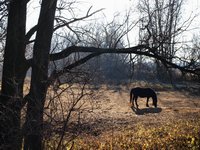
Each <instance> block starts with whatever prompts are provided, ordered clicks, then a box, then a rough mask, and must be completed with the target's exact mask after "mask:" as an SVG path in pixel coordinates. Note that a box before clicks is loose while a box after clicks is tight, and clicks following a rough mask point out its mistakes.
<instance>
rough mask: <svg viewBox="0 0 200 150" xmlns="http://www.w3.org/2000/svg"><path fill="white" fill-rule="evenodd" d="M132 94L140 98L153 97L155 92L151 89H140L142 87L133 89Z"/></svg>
mask: <svg viewBox="0 0 200 150" xmlns="http://www.w3.org/2000/svg"><path fill="white" fill-rule="evenodd" d="M131 92H132V93H133V95H135V96H139V97H152V96H153V95H154V94H155V92H154V90H153V89H151V88H140V87H136V88H133V89H132V90H131Z"/></svg>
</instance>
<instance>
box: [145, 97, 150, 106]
mask: <svg viewBox="0 0 200 150" xmlns="http://www.w3.org/2000/svg"><path fill="white" fill-rule="evenodd" d="M148 103H149V97H147V103H146V106H147V107H149V104H148Z"/></svg>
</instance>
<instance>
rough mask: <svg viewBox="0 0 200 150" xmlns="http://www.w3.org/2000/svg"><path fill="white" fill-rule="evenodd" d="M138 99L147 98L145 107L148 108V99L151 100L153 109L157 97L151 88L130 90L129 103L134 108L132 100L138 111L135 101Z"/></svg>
mask: <svg viewBox="0 0 200 150" xmlns="http://www.w3.org/2000/svg"><path fill="white" fill-rule="evenodd" d="M138 97H141V98H144V97H147V102H146V106H147V107H149V104H148V102H149V98H150V97H151V98H152V99H153V105H154V106H155V108H156V107H157V95H156V93H155V91H154V90H153V89H151V88H140V87H136V88H132V89H131V92H130V103H132V105H133V107H134V100H135V104H136V107H137V109H138V104H137V99H138Z"/></svg>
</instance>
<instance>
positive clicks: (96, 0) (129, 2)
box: [27, 0, 200, 38]
mask: <svg viewBox="0 0 200 150" xmlns="http://www.w3.org/2000/svg"><path fill="white" fill-rule="evenodd" d="M77 1H78V2H79V3H78V4H77V5H76V6H77V7H79V8H78V9H79V10H80V11H77V13H80V15H82V16H83V15H85V13H86V12H87V10H88V8H89V7H90V6H93V7H92V11H95V10H98V9H101V8H105V9H104V10H103V11H102V12H100V13H99V14H100V16H101V17H102V16H103V18H101V19H104V20H106V21H108V22H109V21H110V20H112V19H113V16H114V14H116V12H118V13H119V12H120V13H121V14H122V16H124V15H125V13H126V12H127V11H128V10H129V9H130V8H132V10H133V11H136V9H134V8H136V6H137V1H138V0H77ZM28 8H29V9H30V10H29V11H28V15H27V21H28V23H27V28H28V29H30V28H31V26H34V25H35V24H36V23H37V19H36V18H37V17H35V16H37V15H38V14H39V10H40V7H39V1H35V0H32V1H30V2H29V4H28ZM183 10H184V11H183V14H182V15H184V16H185V17H186V18H187V17H189V16H190V15H191V14H193V15H194V14H199V16H198V17H197V18H196V19H195V20H194V21H193V24H192V25H191V28H194V27H197V26H198V27H200V0H186V2H185V4H184V8H183ZM65 16H67V14H66V15H65ZM133 16H134V17H135V16H137V14H136V12H135V15H133ZM197 31H198V32H199V33H200V29H197ZM185 36H186V38H187V36H191V35H187V34H186V35H185Z"/></svg>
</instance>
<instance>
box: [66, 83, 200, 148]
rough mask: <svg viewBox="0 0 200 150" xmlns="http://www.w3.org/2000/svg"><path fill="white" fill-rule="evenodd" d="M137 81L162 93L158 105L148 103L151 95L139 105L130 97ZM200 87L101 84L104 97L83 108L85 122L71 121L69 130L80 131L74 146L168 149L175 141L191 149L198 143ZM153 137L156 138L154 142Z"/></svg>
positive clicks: (68, 132) (76, 132)
mask: <svg viewBox="0 0 200 150" xmlns="http://www.w3.org/2000/svg"><path fill="white" fill-rule="evenodd" d="M136 86H140V87H151V88H153V89H154V90H155V91H156V93H157V97H158V107H157V108H154V106H153V105H152V99H150V100H149V105H150V107H149V108H147V107H146V98H138V105H139V109H138V110H136V109H134V108H133V107H132V106H131V104H130V103H129V100H130V93H129V92H130V90H131V88H133V87H136ZM199 90H200V88H199V85H198V86H196V85H195V86H193V85H192V86H190V87H188V86H187V88H186V86H185V85H184V86H182V84H181V85H177V86H176V88H174V87H173V86H171V85H169V84H154V83H153V84H151V83H135V84H126V85H121V84H119V85H116V84H115V85H109V86H108V85H101V86H98V87H96V88H94V91H95V92H98V94H97V95H99V97H98V96H97V97H96V99H93V100H92V109H88V108H87V109H84V108H83V110H84V111H83V112H81V113H78V114H79V115H78V117H79V121H80V122H79V123H78V124H77V123H76V122H77V121H76V119H75V124H74V123H72V125H71V126H69V128H68V131H67V133H66V135H71V134H75V135H77V136H75V144H76V146H73V148H74V149H145V148H146V149H149V148H150V149H159V148H163V147H164V149H165V148H167V147H169V146H172V149H177V148H178V149H179V148H181V147H180V145H181V146H182V145H183V143H189V144H190V145H189V146H188V144H187V145H186V146H185V147H187V148H185V149H190V148H193V149H198V148H200V146H199V145H200V119H199V118H200V96H199V93H200V91H199ZM88 105H91V104H88ZM83 107H84V106H83ZM86 107H87V105H86ZM74 116H75V118H77V116H76V115H74ZM197 134H198V135H197ZM177 136H178V137H177ZM133 138H134V140H132V139H133ZM77 139H80V140H77ZM130 139H131V141H130ZM114 140H115V141H116V142H115V143H114V142H113V141H114ZM105 141H106V142H105ZM124 141H125V142H124ZM151 141H154V143H153V144H152V145H149V143H152V142H151ZM173 141H175V142H176V143H173ZM102 142H103V144H102ZM120 142H121V143H120ZM80 143H82V144H80ZM91 143H94V144H93V145H90V144H91ZM105 143H108V144H107V145H106V144H105ZM110 143H111V144H110ZM118 143H120V144H118ZM124 143H125V144H124ZM177 143H178V144H177ZM191 143H192V144H191ZM123 144H124V145H125V147H123ZM145 144H146V145H145ZM163 144H164V145H163ZM88 145H89V146H88ZM102 145H103V147H102ZM155 145H157V146H158V147H157V148H156V147H155ZM114 146H115V148H114ZM145 146H146V147H145ZM133 147H134V148H133ZM181 149H182V148H181Z"/></svg>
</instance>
